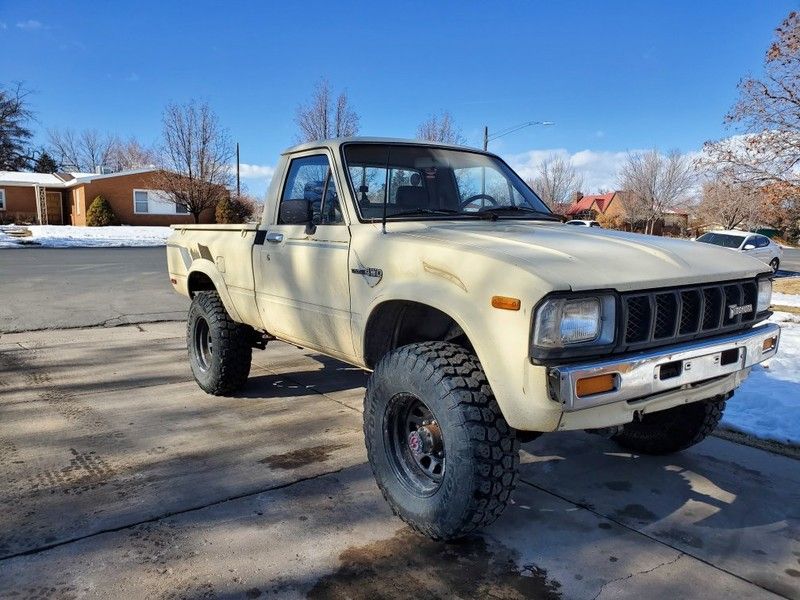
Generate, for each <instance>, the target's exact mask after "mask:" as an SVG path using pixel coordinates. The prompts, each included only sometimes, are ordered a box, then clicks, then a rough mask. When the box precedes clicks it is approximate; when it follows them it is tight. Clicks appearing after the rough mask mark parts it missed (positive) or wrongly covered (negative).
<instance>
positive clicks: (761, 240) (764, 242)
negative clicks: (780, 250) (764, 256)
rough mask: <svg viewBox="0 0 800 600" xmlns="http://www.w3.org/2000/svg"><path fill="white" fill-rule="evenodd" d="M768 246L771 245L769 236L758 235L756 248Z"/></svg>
mask: <svg viewBox="0 0 800 600" xmlns="http://www.w3.org/2000/svg"><path fill="white" fill-rule="evenodd" d="M767 246H769V238H766V237H764V236H763V235H757V236H756V248H766V247H767Z"/></svg>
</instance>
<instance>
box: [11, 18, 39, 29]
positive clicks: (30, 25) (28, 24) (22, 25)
mask: <svg viewBox="0 0 800 600" xmlns="http://www.w3.org/2000/svg"><path fill="white" fill-rule="evenodd" d="M42 27H44V25H42V22H41V21H37V20H36V19H28V20H27V21H20V22H18V23H17V29H24V30H26V31H33V30H34V29H41V28H42Z"/></svg>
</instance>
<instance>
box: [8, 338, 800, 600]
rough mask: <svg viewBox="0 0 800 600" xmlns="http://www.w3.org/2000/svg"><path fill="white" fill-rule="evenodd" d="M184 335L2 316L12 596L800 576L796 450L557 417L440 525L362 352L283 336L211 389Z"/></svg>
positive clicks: (675, 583) (643, 588)
mask: <svg viewBox="0 0 800 600" xmlns="http://www.w3.org/2000/svg"><path fill="white" fill-rule="evenodd" d="M185 352H186V350H185V342H184V325H183V324H182V323H158V324H139V325H138V326H121V327H117V328H114V329H83V330H79V331H75V330H73V331H64V330H55V331H40V332H31V333H9V334H5V335H3V336H2V338H0V477H2V478H3V480H4V481H5V482H6V485H5V486H3V487H2V489H0V504H2V506H3V507H4V518H3V519H2V520H0V557H5V558H0V597H9V596H12V595H13V596H14V597H16V598H34V597H41V596H47V597H52V598H89V597H96V598H105V597H112V596H113V597H125V598H159V597H160V598H180V597H192V598H195V597H206V598H211V597H225V598H228V597H232V598H234V597H245V598H257V597H269V596H274V597H288V598H293V597H304V596H306V595H308V596H310V597H315V598H330V597H351V598H372V597H377V596H383V597H386V598H405V597H409V596H410V595H412V592H413V595H414V596H415V597H461V598H469V597H499V598H515V597H542V598H552V597H564V598H586V599H590V598H612V597H613V598H624V597H636V598H642V597H645V598H652V597H692V596H702V597H705V598H711V597H719V598H723V597H725V598H729V597H747V598H769V597H775V594H778V595H782V596H784V597H789V598H800V585H798V582H800V580H798V578H797V577H795V576H793V575H792V573H793V572H796V571H797V569H798V565H800V562H798V561H800V530H798V526H800V521H798V517H800V515H798V514H797V513H796V511H795V510H794V507H796V506H798V505H800V502H798V497H797V496H798V491H799V490H800V467H798V463H797V461H794V460H792V459H788V458H785V457H776V456H774V455H770V454H767V453H764V452H761V451H759V450H756V449H753V448H748V447H743V446H738V445H736V444H732V443H730V442H726V441H723V440H719V439H714V440H708V441H706V442H704V443H703V444H701V445H699V446H697V447H696V448H694V449H692V450H690V451H688V452H685V453H682V454H679V455H675V456H672V457H638V456H632V455H630V454H626V453H624V452H620V451H619V449H618V448H616V447H615V446H614V445H613V444H611V442H609V441H608V440H604V439H602V438H599V437H597V436H590V435H586V434H583V433H569V434H553V435H547V436H543V437H542V438H540V439H539V440H537V441H535V442H532V443H530V444H526V445H525V446H524V447H523V452H522V455H521V458H522V468H521V469H522V470H521V474H522V480H523V481H524V483H521V484H520V485H519V487H518V489H517V490H516V492H515V493H514V496H513V502H512V504H511V505H510V506H509V507H508V509H507V510H506V512H505V514H504V515H503V516H502V517H501V519H500V520H499V521H498V522H497V523H495V524H494V525H492V526H491V527H489V528H487V529H486V530H485V531H483V532H481V533H480V534H479V535H476V536H472V537H470V538H468V539H467V540H464V541H463V542H460V543H457V544H436V543H433V542H429V541H426V540H423V539H421V538H418V537H416V536H415V535H413V534H411V533H409V532H408V530H407V529H406V528H405V527H403V524H402V522H400V521H399V520H397V519H396V518H395V517H393V516H392V515H391V514H390V511H389V509H388V507H387V505H386V503H385V502H384V501H383V499H382V497H381V495H380V493H379V492H378V490H377V488H376V487H375V485H374V483H373V481H372V476H371V473H370V470H369V468H368V466H367V465H366V464H365V452H364V447H363V441H362V438H361V417H360V407H361V402H362V398H363V387H362V386H363V385H364V383H365V375H364V374H363V373H361V372H360V371H358V370H354V369H352V368H350V367H348V366H346V365H343V364H341V363H338V362H336V361H333V360H330V359H327V358H325V357H321V356H319V355H316V354H314V353H312V352H305V351H301V350H298V349H296V348H294V347H291V346H287V345H285V344H280V343H272V344H270V345H269V346H268V348H267V350H266V351H263V352H255V354H254V365H253V372H252V375H251V379H250V382H249V384H248V386H247V387H246V388H245V389H244V390H243V391H242V393H241V394H238V395H237V397H235V398H212V397H209V396H207V395H205V394H203V393H202V392H201V391H200V390H199V389H198V388H197V386H196V385H195V384H194V382H193V381H191V376H190V373H189V370H188V367H187V364H186V355H185Z"/></svg>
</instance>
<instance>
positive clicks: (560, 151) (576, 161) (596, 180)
mask: <svg viewBox="0 0 800 600" xmlns="http://www.w3.org/2000/svg"><path fill="white" fill-rule="evenodd" d="M553 154H554V155H556V156H559V157H561V158H565V159H569V160H570V161H572V164H573V165H574V166H575V170H576V171H577V172H578V173H579V174H580V175H581V176H583V188H584V189H583V192H584V193H593V192H596V191H597V190H600V189H608V190H613V189H616V188H617V187H618V186H619V181H618V179H619V178H618V175H617V174H618V173H619V170H620V168H621V167H622V165H623V164H624V162H625V159H626V157H627V156H628V152H627V151H625V152H610V151H601V152H598V151H595V150H581V151H579V152H574V153H570V152H569V151H567V150H565V149H564V148H552V149H545V150H529V151H528V152H523V153H521V154H513V155H510V156H507V157H506V159H507V160H508V163H509V164H510V165H511V167H512V168H513V169H514V170H515V171H516V172H517V173H519V174H520V176H522V178H523V179H532V178H533V177H534V176H535V175H536V170H537V167H538V165H539V163H540V162H541V161H542V160H543V159H545V158H547V157H548V156H550V155H553Z"/></svg>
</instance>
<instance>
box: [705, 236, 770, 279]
mask: <svg viewBox="0 0 800 600" xmlns="http://www.w3.org/2000/svg"><path fill="white" fill-rule="evenodd" d="M697 241H698V242H703V243H704V244H714V245H715V246H722V247H724V248H730V249H731V250H738V251H739V252H747V254H748V255H749V256H752V257H753V258H757V259H759V260H760V261H763V262H765V263H767V264H768V265H769V266H770V267H772V270H773V271H777V270H778V269H779V268H780V266H781V259H782V258H783V248H781V247H780V246H779V245H778V244H776V243H775V242H773V241H772V240H771V239H769V238H768V237H767V236H765V235H761V234H758V233H752V232H750V231H735V230H725V231H709V232H708V233H704V234H703V235H701V236H700V237H699V238H697Z"/></svg>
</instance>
